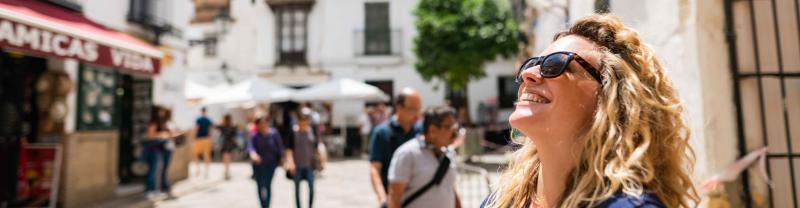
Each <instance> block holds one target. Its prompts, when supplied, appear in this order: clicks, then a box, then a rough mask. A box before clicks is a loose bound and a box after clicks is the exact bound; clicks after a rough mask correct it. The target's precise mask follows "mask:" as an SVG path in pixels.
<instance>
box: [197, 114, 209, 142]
mask: <svg viewBox="0 0 800 208" xmlns="http://www.w3.org/2000/svg"><path fill="white" fill-rule="evenodd" d="M195 124H196V125H197V138H198V139H202V138H203V137H208V129H209V128H210V127H211V125H212V124H213V122H211V119H208V117H205V116H201V117H200V118H197V121H195Z"/></svg>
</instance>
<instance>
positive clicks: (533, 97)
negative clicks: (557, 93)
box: [519, 93, 550, 103]
mask: <svg viewBox="0 0 800 208" xmlns="http://www.w3.org/2000/svg"><path fill="white" fill-rule="evenodd" d="M519 101H529V102H534V103H550V100H548V99H547V98H545V97H542V96H540V95H537V94H533V93H522V95H520V96H519Z"/></svg>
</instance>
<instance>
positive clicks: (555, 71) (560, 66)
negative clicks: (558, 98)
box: [540, 53, 569, 77]
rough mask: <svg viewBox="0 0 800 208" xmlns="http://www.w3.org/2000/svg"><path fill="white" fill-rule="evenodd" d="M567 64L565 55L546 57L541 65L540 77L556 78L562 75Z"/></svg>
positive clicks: (567, 58)
mask: <svg viewBox="0 0 800 208" xmlns="http://www.w3.org/2000/svg"><path fill="white" fill-rule="evenodd" d="M567 63H569V55H566V54H560V53H559V54H553V55H550V56H548V57H547V58H546V59H545V60H544V62H543V63H542V68H541V69H540V71H541V74H542V77H557V76H559V75H561V73H564V69H566V68H567V67H566V65H567Z"/></svg>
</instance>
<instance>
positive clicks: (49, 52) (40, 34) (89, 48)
mask: <svg viewBox="0 0 800 208" xmlns="http://www.w3.org/2000/svg"><path fill="white" fill-rule="evenodd" d="M0 46H2V47H7V48H12V49H16V50H21V51H25V52H30V53H34V54H40V55H45V56H55V57H61V58H72V59H77V60H79V61H81V62H84V63H90V64H97V65H101V66H105V67H111V68H119V69H124V70H128V71H132V72H137V73H146V74H158V72H159V69H160V61H159V59H158V58H154V57H151V56H148V55H145V54H142V53H138V52H134V51H130V50H125V49H120V48H116V47H111V46H108V45H104V44H98V43H97V42H95V41H91V40H86V39H81V38H77V37H74V36H71V35H68V34H64V33H58V32H53V31H49V30H44V29H41V28H37V27H32V26H29V25H26V24H22V23H19V22H14V21H11V20H8V19H4V18H2V17H0Z"/></svg>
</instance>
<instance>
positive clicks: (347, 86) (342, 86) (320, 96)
mask: <svg viewBox="0 0 800 208" xmlns="http://www.w3.org/2000/svg"><path fill="white" fill-rule="evenodd" d="M292 100H294V101H298V102H302V101H340V100H362V101H388V100H389V96H388V95H386V93H383V91H381V90H380V89H378V88H377V87H375V86H372V85H368V84H366V83H364V82H360V81H355V80H352V79H347V78H343V79H336V80H333V81H329V82H326V83H321V84H317V85H314V86H311V87H308V88H305V89H302V90H300V91H297V92H296V93H295V94H294V96H292Z"/></svg>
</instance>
